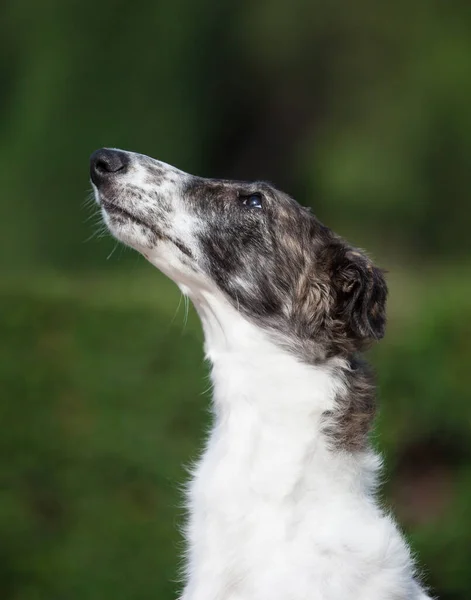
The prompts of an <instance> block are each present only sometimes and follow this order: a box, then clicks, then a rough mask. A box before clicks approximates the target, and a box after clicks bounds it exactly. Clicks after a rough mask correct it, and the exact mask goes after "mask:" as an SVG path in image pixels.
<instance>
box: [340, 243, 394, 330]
mask: <svg viewBox="0 0 471 600" xmlns="http://www.w3.org/2000/svg"><path fill="white" fill-rule="evenodd" d="M332 281H333V285H334V291H335V298H336V301H335V304H336V315H337V318H340V319H341V320H342V321H343V322H344V324H345V326H346V327H347V330H349V331H350V332H351V334H353V336H354V337H356V338H357V339H360V340H369V339H370V340H371V339H373V340H379V339H381V338H382V337H383V335H384V329H385V326H386V297H387V293H388V289H387V286H386V281H385V279H384V275H383V272H382V271H381V269H378V268H377V267H375V266H374V265H373V264H372V263H371V261H370V260H369V259H368V258H367V257H366V256H365V255H364V254H362V253H361V252H358V251H357V250H353V249H352V248H349V247H344V248H341V249H339V250H338V251H337V252H336V256H335V259H334V262H333V272H332Z"/></svg>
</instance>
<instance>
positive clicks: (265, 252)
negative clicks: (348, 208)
mask: <svg viewBox="0 0 471 600" xmlns="http://www.w3.org/2000/svg"><path fill="white" fill-rule="evenodd" d="M90 168H91V180H92V183H93V186H94V191H95V195H96V199H97V201H98V203H99V204H100V206H101V209H102V212H103V218H104V220H105V223H106V225H107V226H108V228H109V229H110V231H111V233H112V234H113V235H114V236H115V237H116V238H118V239H119V240H121V241H123V242H124V243H126V244H128V245H130V246H132V247H133V248H135V249H136V250H138V251H139V252H141V253H142V254H143V255H144V256H146V258H147V259H148V260H149V261H150V262H152V263H153V264H155V265H156V266H157V267H158V268H159V269H161V270H162V271H163V272H165V273H166V274H167V275H168V276H169V277H171V278H172V279H173V280H174V281H176V282H177V283H178V284H179V285H180V286H181V287H182V288H184V289H185V290H187V291H189V293H190V295H191V294H192V293H195V294H196V293H197V291H198V289H211V288H213V289H217V290H218V291H219V292H220V293H222V294H223V295H224V296H225V298H226V299H227V300H228V301H229V302H230V303H231V304H232V305H233V306H234V307H236V308H237V310H239V311H240V312H241V313H243V315H244V316H245V317H246V318H247V319H249V320H251V321H252V322H255V323H256V324H257V325H258V326H260V327H263V328H266V329H267V330H269V331H270V332H272V333H275V334H277V335H278V337H279V338H280V339H284V340H285V342H287V343H289V344H290V345H291V346H293V347H295V348H298V349H299V348H301V349H302V350H300V352H301V353H302V354H303V358H304V359H307V360H318V359H320V358H321V357H327V356H333V355H345V354H348V353H350V352H353V351H355V350H358V349H361V348H363V347H364V346H365V345H366V344H367V343H368V342H369V341H371V340H374V339H379V338H381V337H382V336H383V333H384V327H385V302H386V293H387V289H386V284H385V281H384V278H383V274H382V272H381V271H380V270H379V269H378V268H377V267H375V266H374V265H373V264H372V263H371V261H370V260H369V259H368V258H367V257H366V256H365V255H364V254H363V253H362V252H360V251H358V250H356V249H354V248H352V247H351V246H349V245H348V244H347V243H346V242H344V241H343V240H342V239H341V238H339V237H338V236H337V235H335V234H334V233H333V232H332V231H331V230H330V229H328V228H327V227H325V226H324V225H322V224H321V223H320V222H319V221H318V220H317V219H316V217H315V216H314V215H313V214H311V213H310V212H309V211H308V210H307V209H305V208H303V207H302V206H300V205H299V204H298V203H297V202H295V201H294V200H293V199H292V198H290V197H289V196H287V195H286V194H284V193H282V192H280V191H278V190H276V189H275V188H273V187H272V186H271V185H269V184H267V183H259V182H253V183H245V182H239V181H226V180H216V179H203V178H201V177H194V176H192V175H189V174H187V173H184V172H182V171H179V170H178V169H176V168H174V167H172V166H170V165H167V164H165V163H163V162H160V161H157V160H154V159H152V158H149V157H147V156H143V155H141V154H135V153H131V152H123V151H121V150H110V149H103V150H99V151H97V152H95V153H94V154H93V155H92V157H91V167H90Z"/></svg>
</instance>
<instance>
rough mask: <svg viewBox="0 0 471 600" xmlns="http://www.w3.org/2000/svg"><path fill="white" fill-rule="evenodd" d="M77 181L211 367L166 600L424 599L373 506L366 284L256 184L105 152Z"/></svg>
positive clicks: (306, 221)
mask: <svg viewBox="0 0 471 600" xmlns="http://www.w3.org/2000/svg"><path fill="white" fill-rule="evenodd" d="M91 180H92V183H93V188H94V192H95V196H96V200H97V202H98V204H99V205H100V207H101V211H102V213H103V219H104V221H105V223H106V225H107V226H108V228H109V230H110V231H111V233H112V234H113V235H114V236H115V237H116V238H117V239H118V240H121V241H122V242H124V243H125V244H128V245H129V246H132V247H133V248H135V249H136V250H137V251H138V252H140V253H141V254H143V255H144V256H145V257H146V258H147V259H148V260H149V261H150V262H151V263H152V264H153V265H155V266H156V267H157V268H158V269H160V270H161V271H163V272H164V273H165V274H166V275H168V277H170V278H171V279H173V281H175V283H176V284H177V285H178V286H179V287H180V289H181V290H182V292H183V293H184V294H186V295H188V296H189V297H190V298H191V300H192V302H193V304H194V306H195V307H196V310H197V312H198V314H199V316H200V318H201V322H202V325H203V329H204V336H205V351H206V356H207V358H208V359H209V360H210V362H211V364H212V372H211V373H212V382H213V386H214V400H213V413H214V419H213V425H212V431H211V433H210V435H209V439H208V441H207V443H206V448H205V450H204V452H203V455H202V457H201V459H200V461H199V463H198V464H197V466H196V467H195V468H194V471H193V473H192V480H191V482H190V484H189V486H188V495H187V503H188V512H189V518H188V523H187V527H186V539H187V555H186V585H185V588H184V590H183V593H182V596H181V600H426V599H427V598H428V596H427V594H426V593H425V592H424V591H423V588H422V587H421V585H420V583H419V580H418V577H417V575H416V572H415V569H414V564H413V560H412V558H411V553H410V550H409V548H408V546H407V544H406V542H405V541H404V538H403V536H402V535H401V533H400V532H399V530H398V527H397V525H396V523H395V522H394V520H393V519H392V518H391V516H390V515H389V514H386V513H385V512H384V511H383V510H382V509H381V507H380V506H379V505H378V503H377V501H376V499H375V488H376V481H377V473H378V470H379V468H380V459H379V458H378V456H377V455H376V454H375V453H374V452H373V450H372V448H371V446H370V444H369V441H368V432H369V430H370V427H371V423H372V420H373V417H374V413H375V391H374V383H373V379H372V376H371V373H370V371H369V370H368V368H367V366H366V364H365V363H364V362H363V360H362V359H361V357H360V352H361V351H362V350H364V349H365V348H366V347H367V346H368V345H369V343H370V342H372V341H373V340H378V339H380V338H381V337H382V336H383V333H384V327H385V303H386V295H387V288H386V283H385V280H384V277H383V273H382V271H381V270H380V269H378V268H377V267H376V266H374V264H373V263H372V262H371V261H370V259H369V258H368V257H367V256H365V254H363V253H362V252H360V251H358V250H357V249H355V248H353V247H352V246H350V245H349V244H348V243H346V242H345V241H344V240H343V239H341V238H340V237H339V236H337V235H336V234H335V233H333V232H332V231H331V230H330V229H329V228H327V227H325V226H324V225H323V224H322V223H320V222H319V221H318V219H317V218H316V217H315V216H314V215H313V214H312V213H311V212H309V211H308V210H307V209H306V208H303V207H301V206H300V205H299V204H298V203H297V202H295V201H294V200H293V199H292V198H290V197H289V196H287V195H286V194H284V193H282V192H280V191H278V190H276V189H274V188H273V187H272V186H271V185H268V184H267V183H260V182H255V183H244V182H239V181H226V180H217V179H203V178H201V177H194V176H192V175H188V174H187V173H184V172H182V171H180V170H178V169H176V168H174V167H172V166H170V165H168V164H166V163H163V162H160V161H157V160H153V159H152V158H149V157H147V156H143V155H141V154H135V153H131V152H124V151H121V150H112V149H102V150H98V151H97V152H95V153H94V154H93V155H92V157H91Z"/></svg>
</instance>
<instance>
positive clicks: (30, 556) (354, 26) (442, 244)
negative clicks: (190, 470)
mask: <svg viewBox="0 0 471 600" xmlns="http://www.w3.org/2000/svg"><path fill="white" fill-rule="evenodd" d="M0 52H1V55H2V57H3V59H4V60H2V61H1V62H0V115H1V117H2V118H1V120H0V177H1V181H2V198H1V201H0V265H1V268H2V274H3V275H2V281H1V282H0V283H1V285H0V310H1V312H0V315H1V317H0V339H1V340H2V344H0V396H1V402H0V415H1V424H2V435H1V436H0V448H1V454H0V456H1V457H2V458H1V460H0V597H1V598H2V599H3V598H5V600H42V599H46V598H47V599H48V600H49V599H52V600H54V599H58V600H74V598H79V597H80V598H83V597H86V598H90V599H91V600H93V599H94V598H97V599H98V598H100V600H105V599H107V598H110V599H111V598H113V600H119V599H120V598H122V599H127V598H134V599H136V600H140V599H146V598H151V597H152V598H156V597H157V598H162V600H165V599H166V598H172V597H174V595H175V590H176V588H177V584H176V583H175V580H176V578H177V576H178V571H177V556H178V555H179V554H180V541H181V540H180V538H179V535H178V525H179V524H181V522H182V521H181V519H182V516H181V512H182V511H181V510H180V508H179V506H180V505H181V502H182V497H181V493H180V492H179V490H178V486H179V485H180V484H181V483H182V482H183V481H184V480H185V478H186V474H185V471H184V468H183V467H182V465H184V464H188V462H189V461H190V459H191V458H192V457H194V456H195V455H196V453H197V449H198V447H200V445H201V436H202V432H203V431H204V426H205V424H206V422H207V418H208V417H207V413H206V406H207V399H206V397H205V396H204V395H202V396H201V397H199V393H200V392H203V391H204V390H205V388H206V387H207V381H206V379H205V374H206V370H205V368H204V365H203V360H202V351H201V332H200V329H199V325H198V324H197V322H196V320H195V318H194V316H192V315H190V320H189V323H188V326H187V328H186V329H185V333H184V334H183V335H181V325H180V322H181V317H180V316H177V317H176V318H175V309H176V306H177V305H178V302H179V299H178V294H177V293H176V290H175V289H174V288H173V286H172V285H170V284H169V283H168V282H167V281H166V280H165V279H164V278H163V277H161V276H160V275H159V274H157V273H156V272H155V271H153V270H152V269H151V268H150V267H146V266H145V265H144V262H143V260H142V259H139V258H138V257H136V255H135V254H134V253H132V252H130V251H124V250H122V249H121V248H120V249H118V250H116V252H114V248H115V244H114V242H113V241H112V240H110V239H109V238H108V237H106V238H103V239H101V238H99V239H93V240H91V241H88V243H84V242H86V241H87V239H88V238H89V237H90V236H91V235H92V234H93V232H94V231H96V229H97V225H96V222H95V220H94V219H95V215H96V211H95V210H93V209H92V210H91V211H90V210H87V208H86V207H85V206H84V200H85V198H86V197H87V194H88V192H89V183H88V164H87V160H88V155H89V154H90V152H92V151H93V150H94V149H96V148H98V147H100V146H104V145H106V146H117V147H122V148H128V149H131V150H136V151H139V152H143V153H147V154H150V155H152V156H155V157H156V158H160V159H162V160H165V161H167V162H170V163H173V164H175V165H177V166H179V167H180V168H182V169H185V170H187V171H189V172H193V173H197V174H200V175H207V176H213V177H234V178H241V179H253V178H257V179H268V180H271V181H272V182H274V183H275V184H276V185H278V186H279V187H281V188H282V189H285V190H286V191H288V192H290V193H291V194H293V195H294V196H295V197H296V198H297V199H299V200H300V201H301V202H302V203H303V204H310V205H311V206H312V207H313V209H314V212H315V213H316V214H317V215H318V216H319V217H320V218H321V219H322V220H323V221H324V222H326V223H327V224H328V225H330V226H331V227H333V228H334V229H335V230H336V231H338V232H339V233H341V234H343V235H345V236H346V237H347V238H349V239H350V240H351V241H352V242H353V243H356V244H357V245H359V246H364V247H366V248H368V250H370V251H371V252H372V253H373V254H375V255H376V256H377V257H378V258H379V260H380V262H381V264H382V265H383V266H385V267H386V268H387V269H388V270H389V271H390V275H389V277H390V282H391V289H392V295H391V306H390V313H391V327H390V333H389V337H388V338H386V340H385V341H384V342H383V343H382V344H381V345H379V347H378V348H377V349H375V350H374V351H373V352H372V359H373V360H374V362H375V364H376V365H377V367H378V377H379V381H380V386H381V387H380V389H381V400H382V411H381V414H380V418H379V424H378V431H377V433H376V434H375V438H374V439H375V442H376V443H377V444H378V446H379V447H380V448H381V450H385V451H386V459H387V460H386V467H387V476H386V478H385V479H386V481H385V483H386V485H385V498H386V501H387V503H388V504H390V505H392V507H393V509H394V511H395V513H396V514H397V515H398V517H399V520H400V522H401V523H402V524H403V525H404V526H405V528H406V529H407V531H408V533H409V534H410V537H411V540H412V543H413V545H414V547H415V548H416V549H417V551H418V555H419V558H420V563H421V564H423V565H425V566H426V571H425V575H426V579H427V581H428V582H429V583H430V584H431V585H432V587H433V589H434V590H435V591H436V592H437V593H438V594H439V596H440V598H442V599H443V600H464V598H467V597H468V595H469V590H470V589H471V576H470V571H469V568H468V564H469V562H470V559H471V514H470V508H469V507H470V506H471V472H470V469H471V446H470V444H471V442H470V439H471V414H470V408H469V407H470V404H469V391H468V387H469V386H468V384H467V374H468V373H467V371H468V364H469V361H470V358H471V348H470V345H471V342H470V340H471V331H470V325H469V324H470V322H471V314H470V304H469V297H470V293H471V283H470V282H471V269H470V261H469V250H470V245H471V244H470V241H471V239H470V235H469V228H470V216H471V203H470V202H469V190H470V187H471V186H470V183H471V164H470V161H471V61H470V56H471V5H470V3H469V2H468V0H454V1H453V2H443V1H442V0H412V1H411V0H409V1H407V2H406V1H405V0H397V1H396V2H393V3H381V4H379V3H377V2H375V1H374V0H358V1H357V2H355V3H352V2H348V1H347V0H331V1H329V2H321V1H320V0H310V1H309V2H308V1H307V0H295V1H294V2H290V3H289V4H287V3H286V2H282V1H281V0H266V1H260V2H259V1H255V0H252V1H248V0H240V1H239V2H234V1H233V0H231V1H229V0H219V1H218V2H216V1H215V0H200V1H199V2H192V1H191V0H176V1H174V2H171V3H168V2H167V3H165V2H162V1H161V0H157V1H153V2H151V1H150V0H137V1H136V2H133V3H129V2H125V1H124V0H114V1H111V0H102V1H101V2H98V3H97V2H92V1H91V0H80V2H78V0H69V1H68V2H60V1H59V0H49V1H48V2H42V3H36V2H33V1H32V0H19V1H15V0H4V1H3V3H2V4H1V6H0ZM110 253H112V255H111V256H110V260H109V261H105V259H106V257H107V256H108V255H110ZM118 270H119V272H120V274H119V275H118V274H117V271H118Z"/></svg>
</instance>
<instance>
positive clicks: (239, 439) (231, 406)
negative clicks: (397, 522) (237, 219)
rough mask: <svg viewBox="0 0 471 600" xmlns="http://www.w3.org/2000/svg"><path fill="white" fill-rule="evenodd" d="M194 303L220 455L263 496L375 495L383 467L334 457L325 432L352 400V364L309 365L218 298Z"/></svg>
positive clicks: (339, 454)
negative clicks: (342, 400) (340, 406)
mask: <svg viewBox="0 0 471 600" xmlns="http://www.w3.org/2000/svg"><path fill="white" fill-rule="evenodd" d="M192 300H193V303H194V304H195V306H196V308H197V311H198V313H199V315H200V318H201V321H202V324H203V329H204V334H205V351H206V356H207V358H208V359H209V360H210V361H211V363H212V373H211V375H212V382H213V386H214V394H213V407H214V414H215V422H214V427H213V432H212V438H211V441H210V444H211V443H217V444H218V446H219V448H218V455H219V456H221V457H225V458H226V459H227V458H228V456H231V460H232V459H233V460H235V461H237V460H240V461H241V464H240V467H241V468H242V469H244V470H246V471H247V474H249V472H250V473H252V475H253V482H254V485H256V486H257V489H259V491H260V493H262V494H264V495H265V494H266V493H270V494H272V495H273V496H278V497H285V496H286V495H287V494H291V493H293V492H294V490H295V489H297V490H298V493H301V490H302V489H303V488H305V487H306V489H311V487H312V485H311V484H315V488H316V489H322V487H323V486H324V489H325V490H326V492H327V491H328V493H329V495H331V494H332V493H333V492H334V491H335V492H339V493H343V494H344V493H345V489H348V490H349V492H350V491H352V490H355V495H356V496H357V497H358V495H362V494H363V495H364V494H365V493H366V495H369V493H370V490H371V486H372V483H373V480H374V471H375V470H376V467H377V461H376V459H375V458H374V457H373V455H372V454H371V453H370V452H363V453H361V454H359V455H356V456H355V455H353V454H351V453H348V452H343V451H338V450H335V449H334V448H333V444H332V440H330V439H329V436H328V434H327V433H326V431H325V430H326V424H327V420H326V415H329V414H332V413H333V412H334V411H335V409H336V402H337V399H338V397H339V395H342V394H345V393H347V391H346V389H345V381H344V377H343V374H344V370H345V369H348V365H347V364H346V363H345V361H344V360H342V359H332V360H331V361H330V362H329V363H324V364H322V365H310V364H306V363H303V362H302V361H301V360H299V358H297V357H296V356H294V355H292V354H290V353H289V351H288V350H286V349H284V348H283V347H281V346H279V345H278V344H276V342H274V341H273V340H272V339H271V338H270V336H269V335H267V334H266V333H265V332H264V331H263V330H261V329H260V328H258V327H257V326H256V325H254V324H252V323H251V322H249V321H248V320H247V319H246V318H245V317H244V316H242V315H241V314H240V313H239V312H238V311H237V310H236V309H234V308H233V307H232V306H231V305H229V304H228V303H227V302H226V301H225V300H224V299H223V298H221V297H219V296H218V295H215V294H213V293H210V292H204V291H203V292H201V293H199V294H198V295H197V296H195V295H192ZM333 487H334V489H333ZM326 501H329V500H328V499H327V498H326Z"/></svg>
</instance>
